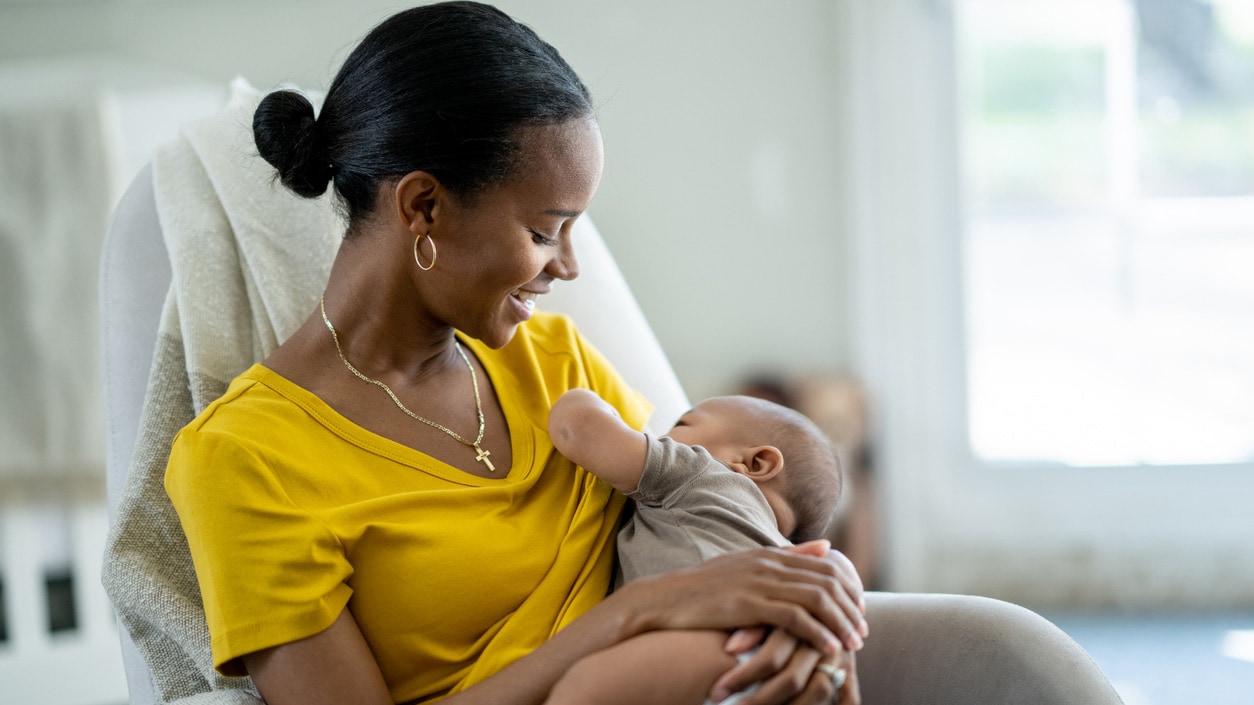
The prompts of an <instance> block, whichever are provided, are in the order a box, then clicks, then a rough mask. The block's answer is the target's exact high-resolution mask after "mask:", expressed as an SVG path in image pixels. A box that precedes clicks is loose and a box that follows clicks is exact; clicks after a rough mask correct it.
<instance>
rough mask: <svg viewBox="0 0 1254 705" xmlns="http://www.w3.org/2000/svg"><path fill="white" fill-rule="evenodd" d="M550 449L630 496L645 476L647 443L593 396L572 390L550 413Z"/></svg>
mask: <svg viewBox="0 0 1254 705" xmlns="http://www.w3.org/2000/svg"><path fill="white" fill-rule="evenodd" d="M549 436H550V437H551V438H552V439H553V447H555V448H557V452H559V453H561V454H562V455H564V456H566V458H568V459H569V460H570V461H571V462H572V463H574V464H576V465H579V466H582V467H583V468H584V469H585V470H587V471H588V472H590V473H592V474H593V475H596V476H597V477H599V478H601V479H602V480H605V481H606V482H608V483H610V486H612V487H613V488H614V489H616V490H618V491H619V492H622V493H623V494H629V493H631V492H635V491H636V487H637V486H638V485H639V484H640V476H641V474H643V473H644V461H645V457H646V455H647V448H648V441H647V440H646V439H645V436H644V434H643V433H641V432H639V431H637V430H635V429H633V428H631V427H630V426H628V425H627V424H626V423H624V422H623V419H622V417H621V416H619V415H618V411H617V410H616V409H615V408H614V407H612V406H610V405H609V403H607V402H606V401H605V400H604V399H602V398H601V397H600V396H598V395H597V394H596V393H595V392H593V391H591V390H588V389H572V390H570V391H569V392H566V393H565V394H563V395H562V396H560V397H558V399H557V401H556V402H554V403H553V408H552V409H551V410H550V411H549Z"/></svg>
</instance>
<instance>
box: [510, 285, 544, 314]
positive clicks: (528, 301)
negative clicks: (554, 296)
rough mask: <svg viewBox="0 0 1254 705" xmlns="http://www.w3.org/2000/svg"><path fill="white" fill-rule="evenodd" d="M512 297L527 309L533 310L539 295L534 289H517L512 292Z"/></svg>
mask: <svg viewBox="0 0 1254 705" xmlns="http://www.w3.org/2000/svg"><path fill="white" fill-rule="evenodd" d="M514 297H515V298H517V299H518V300H519V301H521V302H522V304H523V306H526V307H527V310H529V311H534V310H535V309H536V299H538V298H540V295H539V294H537V293H536V292H534V291H523V290H522V289H518V290H516V291H515V292H514Z"/></svg>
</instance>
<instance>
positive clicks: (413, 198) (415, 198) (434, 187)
mask: <svg viewBox="0 0 1254 705" xmlns="http://www.w3.org/2000/svg"><path fill="white" fill-rule="evenodd" d="M393 194H394V204H395V208H396V216H397V218H398V219H399V220H400V222H401V224H402V225H404V226H405V228H406V229H407V230H409V231H410V232H412V233H414V234H415V235H422V234H424V233H427V232H428V231H429V230H430V229H431V224H432V223H434V222H435V219H436V217H437V214H438V211H439V209H440V206H439V203H440V198H441V197H443V196H444V193H443V188H442V187H441V185H440V181H439V180H438V179H436V178H435V177H434V176H432V175H431V174H428V173H427V172H425V171H411V172H409V173H408V174H406V175H404V176H402V177H401V179H400V181H397V182H396V188H395V189H393Z"/></svg>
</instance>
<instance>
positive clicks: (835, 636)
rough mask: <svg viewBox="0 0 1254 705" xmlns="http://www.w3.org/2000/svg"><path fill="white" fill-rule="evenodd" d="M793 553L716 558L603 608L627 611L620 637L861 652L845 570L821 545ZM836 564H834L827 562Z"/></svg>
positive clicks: (851, 582)
mask: <svg viewBox="0 0 1254 705" xmlns="http://www.w3.org/2000/svg"><path fill="white" fill-rule="evenodd" d="M816 543H817V545H815V546H807V547H806V548H804V549H803V548H801V547H797V548H796V549H794V550H787V551H786V550H780V549H757V550H753V551H744V552H741V553H734V554H729V555H725V556H720V557H718V558H714V559H712V560H709V561H706V562H704V563H702V564H700V565H698V566H696V567H695V568H690V569H687V570H681V571H676V572H673V573H667V574H664V575H658V576H653V577H649V578H643V579H640V580H637V581H634V582H632V583H629V584H627V585H626V586H624V587H623V588H622V589H620V590H619V591H618V592H616V593H615V594H614V597H613V599H612V600H611V601H614V602H617V603H618V604H619V606H620V607H624V608H625V609H627V610H628V611H627V612H626V615H625V618H626V619H627V620H628V623H627V624H626V625H625V626H626V629H625V631H626V632H627V636H631V635H633V634H642V633H644V632H647V631H652V630H655V629H724V630H726V629H736V628H739V627H744V626H754V625H764V626H770V627H775V628H776V629H778V630H783V631H786V632H788V633H790V634H792V635H793V636H795V637H797V638H798V639H799V640H801V641H802V642H805V643H807V644H810V645H811V646H813V647H814V648H815V649H816V650H817V651H818V652H820V653H822V654H824V655H826V656H828V657H830V658H835V657H837V656H838V655H839V654H840V652H841V650H842V649H844V650H849V651H856V650H857V649H859V648H861V647H862V635H863V634H864V633H866V622H865V620H864V619H863V617H862V606H861V605H862V588H861V584H860V581H859V580H858V578H857V573H856V572H855V571H853V570H852V565H848V568H847V569H846V567H845V566H846V564H847V563H848V560H847V559H845V560H844V561H843V562H842V561H841V560H840V559H841V558H843V556H840V554H836V553H833V554H831V557H824V558H820V557H818V556H816V555H806V553H807V552H812V553H819V552H820V550H819V549H821V552H822V553H825V554H826V553H827V542H825V541H823V542H816ZM833 557H838V558H833Z"/></svg>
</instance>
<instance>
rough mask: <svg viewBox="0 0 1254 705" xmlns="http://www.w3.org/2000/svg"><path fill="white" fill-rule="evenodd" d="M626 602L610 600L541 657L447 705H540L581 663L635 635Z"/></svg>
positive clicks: (575, 624)
mask: <svg viewBox="0 0 1254 705" xmlns="http://www.w3.org/2000/svg"><path fill="white" fill-rule="evenodd" d="M620 602H622V600H618V599H615V597H614V596H610V597H609V598H606V599H605V600H604V601H602V602H601V603H600V604H598V605H597V606H596V607H593V608H592V609H591V610H589V611H588V612H587V613H586V614H584V615H583V616H582V617H580V618H579V619H577V620H575V621H574V622H572V623H571V624H570V625H569V626H567V627H566V628H564V629H562V630H561V631H560V632H558V633H557V634H556V635H554V637H553V638H552V639H549V640H548V641H546V642H545V643H544V644H542V645H541V646H540V647H539V648H537V649H536V650H535V651H533V652H531V653H530V654H528V655H527V656H524V657H523V658H521V659H519V660H518V661H516V662H514V663H513V664H511V665H509V666H507V667H506V668H504V669H503V670H501V672H500V673H497V674H496V675H494V676H492V677H491V678H489V679H487V680H485V681H483V682H481V683H478V684H476V685H473V686H471V687H470V688H467V689H466V690H464V691H462V692H460V693H457V694H456V695H452V696H449V697H448V698H445V699H444V700H442V701H441V703H446V704H447V705H474V704H482V705H537V704H538V703H542V702H544V700H545V698H547V697H548V694H549V691H550V690H551V689H552V688H553V685H554V684H555V683H557V681H558V679H559V678H561V677H562V675H564V674H565V673H566V672H567V671H568V670H569V669H570V668H571V667H572V666H574V665H575V663H576V662H577V661H579V660H580V659H581V658H583V657H585V656H588V655H591V654H594V653H596V652H598V651H602V650H604V649H608V648H610V647H611V646H614V645H615V644H618V643H620V642H622V641H624V640H626V639H628V638H630V637H631V636H633V635H634V632H635V628H633V627H632V622H633V620H632V619H631V618H630V617H629V616H628V611H627V610H625V609H622V607H623V606H622V605H620V604H619V603H620Z"/></svg>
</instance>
